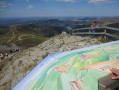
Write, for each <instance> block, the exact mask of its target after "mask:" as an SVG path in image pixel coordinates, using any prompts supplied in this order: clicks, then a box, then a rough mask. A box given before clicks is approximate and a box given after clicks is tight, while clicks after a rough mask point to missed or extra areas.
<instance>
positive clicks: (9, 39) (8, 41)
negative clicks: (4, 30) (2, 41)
mask: <svg viewBox="0 0 119 90" xmlns="http://www.w3.org/2000/svg"><path fill="white" fill-rule="evenodd" d="M12 34H13V37H12V38H11V39H9V40H8V41H7V43H10V42H11V41H12V40H13V39H14V38H15V34H14V31H13V33H12Z"/></svg>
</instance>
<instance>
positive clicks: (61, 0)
mask: <svg viewBox="0 0 119 90" xmlns="http://www.w3.org/2000/svg"><path fill="white" fill-rule="evenodd" d="M56 1H60V2H76V1H78V0H56Z"/></svg>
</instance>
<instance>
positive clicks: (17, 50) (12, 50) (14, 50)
mask: <svg viewBox="0 0 119 90" xmlns="http://www.w3.org/2000/svg"><path fill="white" fill-rule="evenodd" d="M19 51H21V49H10V51H9V52H10V53H11V54H12V53H16V52H19Z"/></svg>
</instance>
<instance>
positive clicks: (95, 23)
mask: <svg viewBox="0 0 119 90" xmlns="http://www.w3.org/2000/svg"><path fill="white" fill-rule="evenodd" d="M91 27H92V28H91V30H92V32H93V33H95V28H96V27H98V25H97V22H96V21H94V22H93V24H92V25H91ZM94 37H95V35H94V34H93V35H91V38H94Z"/></svg>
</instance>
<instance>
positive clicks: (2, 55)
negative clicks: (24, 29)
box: [0, 49, 21, 61]
mask: <svg viewBox="0 0 119 90" xmlns="http://www.w3.org/2000/svg"><path fill="white" fill-rule="evenodd" d="M19 51H21V49H10V50H9V52H8V53H10V54H13V53H16V52H19ZM8 53H5V54H2V53H1V54H0V61H1V60H4V59H5V58H7V57H8Z"/></svg>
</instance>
